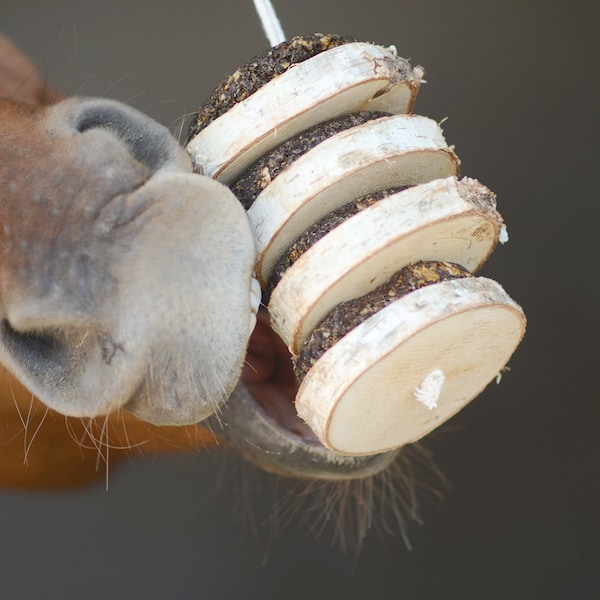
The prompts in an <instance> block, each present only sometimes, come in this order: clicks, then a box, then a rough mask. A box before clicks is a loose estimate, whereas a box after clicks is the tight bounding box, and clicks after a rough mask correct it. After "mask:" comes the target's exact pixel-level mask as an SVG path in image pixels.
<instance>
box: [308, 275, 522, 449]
mask: <svg viewBox="0 0 600 600" xmlns="http://www.w3.org/2000/svg"><path fill="white" fill-rule="evenodd" d="M524 331H525V317H524V315H523V312H522V310H521V308H520V307H519V306H518V305H517V304H515V302H513V300H511V299H510V298H509V296H508V295H507V294H506V293H505V292H504V290H503V289H502V287H501V286H500V285H499V284H498V283H496V282H494V281H492V280H490V279H485V278H468V279H457V280H453V281H445V282H443V283H437V284H434V285H431V286H428V287H425V288H422V289H419V290H416V291H414V292H412V293H410V294H408V295H406V296H404V297H402V298H400V299H399V300H397V301H396V302H394V303H392V304H390V305H389V306H387V307H386V308H384V309H383V310H381V311H380V312H378V313H377V314H375V315H374V316H372V317H371V318H369V319H367V320H366V321H365V322H363V323H362V324H360V325H359V326H358V327H356V328H355V329H354V330H352V331H351V332H350V333H349V334H348V335H346V336H345V337H344V338H342V340H341V341H339V342H338V343H337V344H335V345H334V346H333V347H332V348H331V349H329V350H328V351H327V352H326V353H325V354H324V355H323V356H322V357H321V359H320V360H318V361H317V363H316V364H315V365H314V366H313V368H312V369H311V370H310V371H309V372H308V374H307V375H306V377H305V379H304V381H303V382H302V385H301V386H300V390H299V391H298V394H297V396H296V409H297V411H298V414H299V415H300V416H301V417H302V418H303V419H304V420H305V421H306V422H307V423H308V425H309V426H310V427H311V429H312V430H313V431H314V432H315V433H316V435H317V436H318V437H319V439H320V440H321V442H322V443H323V444H324V445H325V446H327V447H328V448H331V449H332V450H335V451H336V452H338V453H340V454H349V455H366V454H376V453H379V452H384V451H386V450H389V449H391V448H398V447H399V446H402V445H404V444H407V443H409V442H414V441H416V440H418V439H419V438H421V437H423V436H424V435H426V434H427V433H429V432H430V431H432V430H433V429H435V428H436V427H438V426H439V425H441V424H442V423H443V422H444V421H446V420H447V419H449V418H450V417H451V416H452V415H454V414H455V413H457V412H458V411H459V410H460V409H461V408H463V406H465V405H466V404H467V403H468V402H469V401H470V400H472V399H473V398H474V397H475V396H477V395H478V394H479V393H480V392H481V391H482V390H483V389H484V388H485V387H486V385H487V384H488V383H489V382H490V381H491V380H492V379H493V378H494V377H495V376H496V375H497V374H498V373H499V372H500V370H501V369H502V368H503V367H504V365H505V364H506V363H507V361H508V360H509V358H510V357H511V355H512V354H513V352H514V350H515V349H516V347H517V345H518V344H519V342H520V341H521V338H522V337H523V334H524ZM438 371H441V372H442V373H443V382H442V384H441V386H440V389H439V390H437V392H436V396H435V397H430V398H428V399H427V400H428V401H424V398H423V391H424V390H423V383H424V382H425V384H427V383H428V380H427V378H428V376H430V375H431V374H432V373H436V372H438Z"/></svg>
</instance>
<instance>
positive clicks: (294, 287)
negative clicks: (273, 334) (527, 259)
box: [269, 177, 502, 355]
mask: <svg viewBox="0 0 600 600" xmlns="http://www.w3.org/2000/svg"><path fill="white" fill-rule="evenodd" d="M495 205H496V203H495V197H494V195H493V194H492V192H490V191H489V190H488V189H487V188H486V187H485V186H483V185H482V184H480V183H479V182H477V181H475V180H473V179H463V180H461V181H457V179H456V178H455V177H450V178H447V179H438V180H434V181H432V182H429V183H425V184H422V185H418V186H415V187H412V188H409V189H407V190H404V191H402V192H398V193H396V194H394V195H392V196H389V197H388V198H385V199H383V200H380V201H379V202H377V203H376V204H374V205H373V206H370V207H369V208H366V209H365V210H363V211H361V212H360V213H358V214H356V215H354V216H353V217H352V218H350V219H348V220H347V221H345V222H344V223H342V224H341V225H339V226H338V227H337V228H335V229H334V230H333V231H331V232H330V233H329V234H327V235H326V236H325V237H323V238H322V239H321V240H319V241H318V242H317V243H316V244H315V245H314V246H313V247H312V248H310V249H309V250H307V251H306V253H305V254H303V255H302V256H301V257H300V258H299V259H298V260H297V261H296V262H295V263H294V265H293V266H292V267H291V268H290V269H289V270H288V271H287V272H286V274H285V275H284V276H283V278H282V279H281V281H280V282H279V284H278V285H277V287H276V288H275V290H274V291H273V293H272V295H271V300H270V303H269V314H270V317H271V325H272V327H273V328H274V329H275V331H277V333H278V334H279V335H280V337H281V338H282V339H283V341H284V342H285V343H286V344H287V345H288V347H289V348H290V350H291V352H292V354H294V355H297V354H298V353H299V351H300V348H301V346H302V343H303V342H304V340H305V339H306V338H307V337H308V335H309V334H310V332H311V331H312V330H313V329H314V328H315V326H316V325H317V324H318V323H319V322H320V321H321V320H322V319H323V318H324V317H325V316H326V315H327V314H328V313H329V312H330V311H331V310H332V309H333V308H334V307H335V306H337V305H338V304H340V303H342V302H345V301H346V300H350V299H352V298H358V297H360V296H363V295H364V294H366V293H368V292H370V291H371V290H374V289H375V288H376V287H378V286H379V285H380V284H382V283H383V282H384V281H386V280H388V279H389V278H390V277H391V276H392V275H393V274H394V273H395V272H397V271H398V270H399V269H401V268H403V267H404V266H406V265H408V264H409V263H415V262H419V261H423V260H441V261H448V262H453V263H457V264H460V265H462V266H463V267H465V268H466V269H467V270H468V271H470V272H475V271H476V270H477V269H478V268H479V267H480V266H481V265H482V264H483V263H484V262H485V261H486V260H487V258H488V257H489V255H490V254H491V253H492V251H493V250H494V248H495V246H496V244H497V242H498V236H499V233H500V229H501V226H502V219H501V217H500V215H499V214H498V213H497V212H496V210H495Z"/></svg>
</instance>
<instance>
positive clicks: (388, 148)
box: [248, 115, 460, 286]
mask: <svg viewBox="0 0 600 600" xmlns="http://www.w3.org/2000/svg"><path fill="white" fill-rule="evenodd" d="M459 165H460V161H459V160H458V157H457V156H456V155H455V154H454V153H453V152H452V151H451V150H450V149H449V148H448V147H447V145H446V142H445V140H444V137H443V135H442V132H441V130H440V128H439V127H438V125H437V123H436V122H435V121H433V120H431V119H428V118H426V117H420V116H415V115H396V116H393V117H386V118H382V119H377V120H376V121H370V122H369V123H365V124H364V125H360V126H358V127H353V128H352V129H348V130H346V131H343V132H341V133H338V134H336V135H334V136H332V137H330V138H328V139H327V140H325V141H324V142H322V143H321V144H319V145H318V146H316V147H315V148H313V149H312V150H310V151H308V152H307V153H306V154H304V155H303V156H301V157H300V158H298V159H297V160H296V161H294V163H292V165H291V166H290V167H288V168H287V169H286V170H285V171H283V172H282V173H280V174H279V175H278V176H277V177H276V178H275V179H274V180H273V181H272V182H271V183H270V184H269V185H268V186H267V187H266V188H265V189H264V190H263V191H262V192H261V193H260V194H259V196H258V197H257V198H256V200H255V201H254V203H253V204H252V206H251V207H250V209H249V210H248V218H249V220H250V225H251V226H252V228H253V230H254V233H255V242H256V247H257V252H258V259H257V264H256V274H257V278H258V280H259V281H260V282H261V285H263V286H265V285H266V282H267V281H268V279H269V276H270V274H271V271H272V270H273V267H274V265H275V263H276V262H277V260H278V259H279V257H280V256H281V255H282V254H283V253H284V252H285V250H286V249H287V248H288V247H289V246H290V244H291V243H292V242H293V241H294V240H295V239H296V238H297V237H298V236H299V235H300V234H301V233H302V232H303V231H304V230H306V229H307V228H308V227H309V226H310V225H312V224H313V223H315V222H316V221H318V220H319V219H320V218H321V217H323V216H325V215H326V214H327V213H329V212H331V211H332V210H335V209H336V208H339V207H340V206H342V205H343V204H345V203H347V202H350V201H351V200H354V199H356V198H359V197H360V196H362V195H364V194H366V193H369V192H373V191H376V190H380V189H385V188H389V187H394V186H399V185H414V184H419V183H424V182H427V181H431V180H433V179H439V178H445V177H449V176H451V175H457V174H458V170H459Z"/></svg>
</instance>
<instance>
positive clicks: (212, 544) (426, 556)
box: [0, 0, 600, 599]
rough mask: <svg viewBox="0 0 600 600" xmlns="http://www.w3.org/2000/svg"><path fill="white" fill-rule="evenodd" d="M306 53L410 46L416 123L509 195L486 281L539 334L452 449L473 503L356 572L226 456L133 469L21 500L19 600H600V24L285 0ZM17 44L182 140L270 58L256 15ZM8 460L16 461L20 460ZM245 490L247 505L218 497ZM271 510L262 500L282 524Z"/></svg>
mask: <svg viewBox="0 0 600 600" xmlns="http://www.w3.org/2000/svg"><path fill="white" fill-rule="evenodd" d="M276 4H277V8H278V11H279V14H280V17H281V20H282V22H283V25H284V27H285V29H286V33H288V35H293V34H297V33H307V32H314V31H322V32H338V33H343V34H349V35H354V36H356V37H358V38H360V39H363V40H370V41H377V42H379V43H382V44H391V43H393V44H395V45H396V46H397V48H398V50H399V53H400V54H401V55H403V56H407V57H411V58H412V60H413V62H414V63H420V64H422V65H424V66H425V67H426V70H427V79H428V81H429V83H427V85H425V86H423V88H422V89H421V93H420V96H419V98H418V101H417V105H416V112H419V113H421V114H426V115H428V116H431V117H433V118H435V119H438V120H441V119H442V118H444V117H448V120H447V121H446V123H445V124H444V129H445V133H446V136H447V139H448V140H449V142H450V143H453V144H455V145H456V149H457V152H458V154H459V156H460V157H461V158H462V161H463V173H464V174H466V175H470V176H474V177H477V178H479V179H480V180H481V181H483V182H484V183H486V184H487V185H488V186H489V187H491V188H492V189H493V190H494V191H496V192H497V194H498V199H499V207H500V210H501V212H502V214H503V215H504V217H505V220H506V222H507V223H508V228H509V233H510V235H511V241H510V243H509V244H508V245H507V246H504V247H501V248H499V249H498V250H497V251H496V253H495V255H494V256H493V258H492V259H491V260H490V261H489V263H488V264H487V266H486V267H485V268H484V270H483V274H485V275H489V276H491V277H493V278H494V279H496V280H498V281H499V282H501V283H502V284H503V285H504V286H505V287H506V289H507V290H508V291H509V293H510V294H511V295H512V296H513V297H514V298H515V299H516V300H517V301H518V302H520V303H521V304H522V305H523V307H524V309H525V311H526V313H527V315H528V317H529V329H528V333H527V336H526V339H525V341H524V343H523V344H522V346H521V347H520V348H519V350H518V352H517V354H516V355H515V357H514V358H513V360H512V362H511V367H512V370H511V371H510V373H508V374H507V375H506V376H505V377H504V380H503V381H502V384H501V385H500V386H496V385H492V386H490V387H489V388H488V389H487V390H486V391H485V393H484V394H483V395H482V396H481V397H480V398H479V399H478V400H477V401H476V402H474V403H473V404H471V405H470V406H469V407H468V408H467V409H465V410H464V411H463V412H462V413H461V414H460V415H459V416H457V417H456V418H455V419H453V420H452V421H451V423H450V425H449V426H448V427H446V428H445V429H444V432H443V433H442V434H440V435H438V436H436V437H435V438H434V439H432V440H430V442H429V445H430V446H431V447H432V448H433V449H434V451H435V454H436V457H437V461H438V464H439V465H440V467H441V468H442V470H443V471H444V473H445V474H446V476H447V477H448V479H449V480H450V481H451V483H452V489H451V490H450V491H449V492H448V493H447V494H446V499H445V501H444V503H443V504H442V505H441V506H440V507H439V508H437V509H434V508H431V507H424V510H423V516H424V521H425V522H424V524H423V525H422V526H417V525H414V526H412V527H411V528H410V530H409V535H410V540H411V542H412V550H411V551H408V550H407V549H406V548H405V546H404V543H403V541H402V539H400V538H399V537H392V538H390V537H387V538H385V539H383V540H382V539H380V538H378V537H377V536H372V537H370V538H369V540H368V542H367V544H366V547H365V549H364V551H363V552H362V554H361V555H360V556H359V557H358V559H357V560H354V559H353V558H352V557H342V556H340V555H339V553H338V552H337V551H336V550H335V549H332V548H331V547H330V545H329V539H328V538H326V537H324V538H323V539H321V540H319V541H314V540H313V539H311V538H310V537H307V536H306V532H305V531H303V530H302V529H300V528H294V527H293V526H292V527H290V528H288V529H287V530H286V531H285V532H284V533H283V534H282V535H281V537H280V539H279V541H278V542H277V543H276V544H275V545H274V546H273V549H272V551H271V555H270V561H269V563H268V564H267V565H266V566H261V558H262V550H260V547H259V546H257V544H256V543H255V542H254V541H253V540H252V538H251V536H247V535H244V534H243V531H242V529H241V528H240V526H239V524H238V523H237V522H235V521H234V519H233V517H232V514H233V512H234V504H235V503H236V499H237V495H238V490H239V485H238V482H239V480H240V479H241V478H242V471H241V470H240V469H239V468H238V467H236V466H234V465H231V464H229V465H228V466H226V467H223V466H222V465H221V464H220V462H219V460H218V457H216V456H209V455H202V456H193V455H192V456H185V457H179V458H174V457H169V458H165V457H163V458H160V459H155V460H148V461H139V460H134V461H132V462H131V463H130V464H129V465H126V466H125V467H123V468H121V469H119V470H116V471H115V472H113V473H112V474H111V477H110V489H109V491H108V492H106V491H105V490H104V488H103V486H102V485H99V486H97V487H92V488H90V489H86V490H83V491H78V492H73V493H61V494H42V495H30V494H21V493H14V492H11V491H3V492H1V493H0V594H1V595H2V597H6V598H34V597H38V595H42V596H44V597H48V598H196V597H210V598H291V599H292V598H305V597H307V596H309V595H310V596H311V597H313V598H314V597H316V598H322V597H333V598H345V599H352V598H365V597H371V598H436V597H437V598H440V597H444V598H461V599H463V598H499V599H500V598H502V599H506V598H545V599H547V598H567V597H571V598H583V597H598V595H597V594H598V593H599V587H600V586H598V579H599V574H598V567H599V562H600V561H599V560H598V558H599V556H598V551H597V538H598V536H599V535H600V519H599V516H598V513H599V508H600V506H599V500H600V489H599V487H600V486H599V482H598V457H599V452H598V451H599V444H598V434H597V428H598V425H597V424H598V417H600V409H599V400H600V398H599V393H598V385H597V371H598V358H599V350H598V342H599V319H598V314H597V313H598V306H599V302H598V297H599V284H598V262H599V257H598V252H597V244H596V241H597V237H598V225H597V221H598V216H599V215H598V192H597V188H596V186H594V185H593V184H594V183H595V175H596V172H597V170H598V168H597V159H598V151H597V143H596V137H597V135H598V120H597V113H598V107H597V103H598V78H597V72H598V45H597V43H596V41H595V40H596V37H597V33H596V31H595V30H594V27H595V25H596V24H597V18H593V15H592V6H593V5H592V3H591V2H587V3H586V2H569V3H567V2H557V1H555V0H546V1H543V2H542V1H533V2H527V3H526V2H522V1H517V0H502V1H498V2H486V1H482V0H478V1H468V0H465V1H460V2H450V1H444V0H420V1H415V0H404V1H400V0H399V1H396V2H390V1H389V0H369V1H368V2H364V3H358V2H344V1H342V0H303V1H302V2H299V1H297V0H279V1H278V2H277V3H276ZM0 29H2V30H4V31H5V32H6V33H8V34H9V35H11V36H12V37H13V38H14V39H15V40H16V41H17V42H18V43H19V44H20V45H21V46H22V47H23V48H25V49H26V50H27V51H28V52H29V53H30V54H31V55H32V56H33V57H34V59H35V60H36V61H37V62H38V64H39V65H41V67H42V69H43V71H44V72H45V74H46V76H47V78H48V80H49V81H51V82H52V83H53V84H55V85H56V86H57V87H59V88H61V89H62V90H64V91H66V92H68V93H71V94H86V95H103V96H108V97H114V98H117V99H120V100H125V101H128V102H130V103H131V104H133V105H134V106H136V107H138V108H140V109H141V110H143V111H145V112H147V113H149V114H150V115H151V116H153V117H155V118H156V119H158V120H159V121H161V122H162V123H164V124H166V125H169V126H173V127H174V128H176V126H177V123H178V119H179V117H181V115H184V114H186V113H188V112H190V111H192V110H193V109H194V108H195V105H196V104H197V103H198V102H199V101H200V100H202V99H204V98H205V97H206V96H207V95H208V93H209V92H210V90H211V89H212V87H213V86H214V85H216V84H217V83H218V82H219V81H220V80H221V79H222V77H223V76H224V75H225V74H226V73H227V72H230V71H231V70H233V69H234V68H235V67H236V66H237V65H238V64H239V63H241V62H243V61H245V60H246V59H248V58H249V57H250V56H252V55H254V54H255V53H257V52H259V51H261V50H263V49H264V48H265V47H266V46H267V44H266V42H265V39H264V37H263V35H262V33H261V31H260V28H259V25H258V23H257V20H256V18H255V16H254V14H253V11H252V8H251V3H250V0H243V1H241V0H238V1H236V2H233V1H226V2H224V1H220V2H216V1H215V2H207V1H206V0H196V1H195V2H189V1H185V2H184V1H181V2H178V1H171V2H165V1H161V2H156V1H152V2H149V1H147V2H142V1H141V0H140V1H134V2H126V1H118V2H116V1H112V0H100V1H98V0H95V1H93V2H92V1H83V2H75V1H73V0H59V1H52V2H46V1H34V0H19V1H13V0H2V2H1V4H0ZM0 451H1V449H0ZM219 473H220V474H223V473H225V478H226V481H225V483H224V487H225V490H226V491H225V492H217V491H215V490H216V484H215V482H216V480H217V477H218V474H219ZM268 498H269V497H268V496H262V497H261V496H260V495H259V496H258V498H257V502H258V503H259V504H260V503H263V504H268V502H270V500H269V499H268Z"/></svg>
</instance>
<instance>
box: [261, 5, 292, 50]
mask: <svg viewBox="0 0 600 600" xmlns="http://www.w3.org/2000/svg"><path fill="white" fill-rule="evenodd" d="M254 8H255V9H256V12H257V13H258V18H259V19H260V22H261V24H262V27H263V30H264V32H265V35H266V36H267V39H268V40H269V43H270V44H271V46H276V45H277V44H280V43H281V42H285V40H286V37H285V33H283V29H282V27H281V23H280V22H279V19H278V18H277V13H276V12H275V8H274V7H273V3H272V2H270V0H254Z"/></svg>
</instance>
